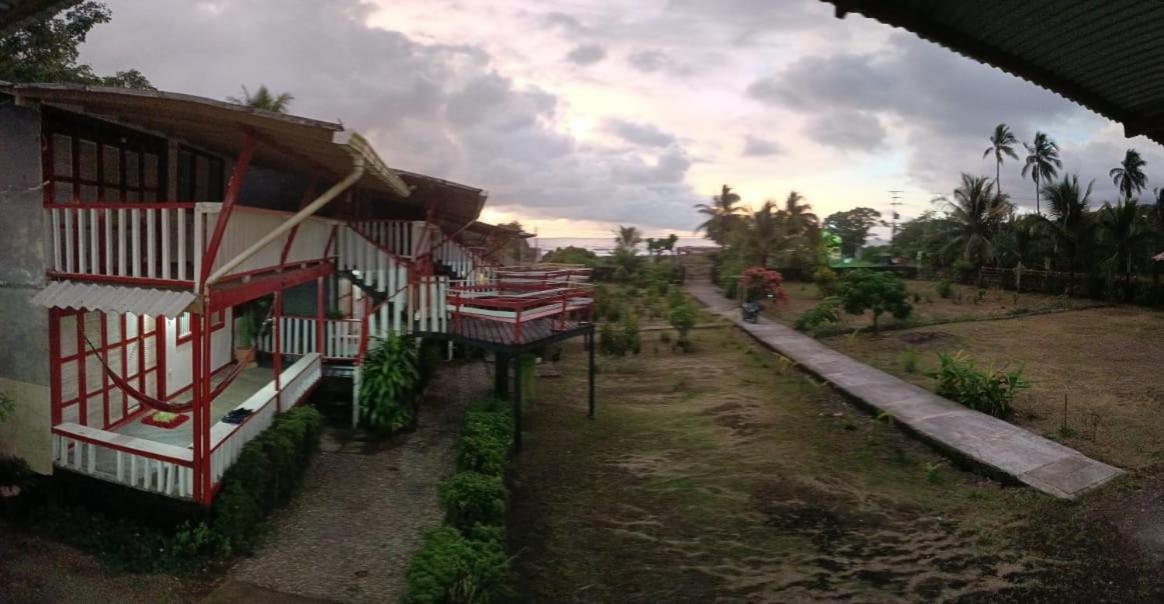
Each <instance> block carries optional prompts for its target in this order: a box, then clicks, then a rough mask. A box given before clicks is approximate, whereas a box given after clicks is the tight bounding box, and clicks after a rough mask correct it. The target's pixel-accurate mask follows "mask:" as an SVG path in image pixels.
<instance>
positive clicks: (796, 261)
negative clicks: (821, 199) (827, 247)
mask: <svg viewBox="0 0 1164 604" xmlns="http://www.w3.org/2000/svg"><path fill="white" fill-rule="evenodd" d="M803 201H804V196H803V195H801V194H800V193H797V192H796V191H792V192H791V193H789V194H788V197H787V198H785V200H784V207H783V208H781V209H780V210H779V211H778V212H777V213H776V215H777V217H778V218H779V219H780V222H781V223H782V224H783V228H784V232H785V236H787V237H790V238H795V241H794V242H790V244H789V250H788V252H789V253H788V258H787V259H786V260H787V261H788V266H792V267H796V268H802V269H807V268H810V267H811V266H812V264H813V263H814V262H815V261H816V251H817V246H818V245H819V244H820V218H819V217H817V215H816V214H814V213H813V212H812V206H811V205H809V204H807V203H802V202H803Z"/></svg>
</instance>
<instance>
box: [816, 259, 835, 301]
mask: <svg viewBox="0 0 1164 604" xmlns="http://www.w3.org/2000/svg"><path fill="white" fill-rule="evenodd" d="M812 282H813V283H815V284H816V288H817V289H818V290H820V295H821V297H825V298H827V297H829V296H835V295H836V294H837V282H838V280H837V273H836V271H834V270H833V269H831V268H829V267H827V266H822V267H820V268H818V269H816V271H814V272H813V273H812Z"/></svg>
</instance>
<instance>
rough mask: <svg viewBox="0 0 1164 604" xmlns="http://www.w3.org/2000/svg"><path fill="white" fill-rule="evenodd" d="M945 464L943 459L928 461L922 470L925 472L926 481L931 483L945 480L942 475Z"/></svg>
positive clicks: (939, 482)
mask: <svg viewBox="0 0 1164 604" xmlns="http://www.w3.org/2000/svg"><path fill="white" fill-rule="evenodd" d="M945 465H946V463H945V462H943V461H928V462H926V463H925V464H924V465H922V472H924V474H925V477H926V482H928V483H930V484H942V483H943V482H945V480H944V476H943V475H942V468H943V467H945Z"/></svg>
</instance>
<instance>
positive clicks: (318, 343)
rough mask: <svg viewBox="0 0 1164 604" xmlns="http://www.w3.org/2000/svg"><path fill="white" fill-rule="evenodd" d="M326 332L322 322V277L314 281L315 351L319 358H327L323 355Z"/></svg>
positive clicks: (325, 326) (325, 324) (325, 325)
mask: <svg viewBox="0 0 1164 604" xmlns="http://www.w3.org/2000/svg"><path fill="white" fill-rule="evenodd" d="M326 330H327V323H325V322H324V314H323V277H318V278H316V280H315V351H316V352H318V353H319V356H320V357H324V356H327V355H325V354H324V353H323V344H324V341H325V338H324V335H325V334H324V332H325V331H326Z"/></svg>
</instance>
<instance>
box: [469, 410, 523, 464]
mask: <svg viewBox="0 0 1164 604" xmlns="http://www.w3.org/2000/svg"><path fill="white" fill-rule="evenodd" d="M512 444H513V420H512V419H511V418H510V415H509V413H508V412H507V411H506V410H504V409H502V410H501V411H474V410H470V411H469V412H468V413H467V414H466V415H465V428H464V432H463V433H462V434H461V440H459V441H458V442H457V469H458V470H459V471H462V472H480V473H481V474H488V475H491V476H501V475H503V474H504V473H505V465H506V463H507V462H508V461H509V450H510V447H511V446H512Z"/></svg>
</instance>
